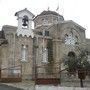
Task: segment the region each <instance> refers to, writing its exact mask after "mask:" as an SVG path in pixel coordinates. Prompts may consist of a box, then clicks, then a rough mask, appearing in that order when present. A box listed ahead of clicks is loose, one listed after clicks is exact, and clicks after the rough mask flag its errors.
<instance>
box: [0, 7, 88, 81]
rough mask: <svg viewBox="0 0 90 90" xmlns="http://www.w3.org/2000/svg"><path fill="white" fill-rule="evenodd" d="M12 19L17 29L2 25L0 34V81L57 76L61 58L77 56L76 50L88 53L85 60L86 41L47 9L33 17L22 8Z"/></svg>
mask: <svg viewBox="0 0 90 90" xmlns="http://www.w3.org/2000/svg"><path fill="white" fill-rule="evenodd" d="M15 16H16V17H17V21H18V25H17V27H16V26H9V25H4V26H3V27H2V30H1V31H0V79H2V78H9V77H21V78H22V79H33V78H35V74H36V75H37V73H39V74H42V73H44V74H45V73H50V72H53V73H58V72H59V71H60V70H62V69H63V64H62V63H63V62H62V58H63V57H64V56H65V55H68V54H69V53H72V54H75V55H78V53H79V51H80V48H83V49H87V50H88V60H89V57H90V55H89V52H90V39H87V38H86V36H85V28H84V27H82V26H80V25H79V24H77V23H75V22H74V21H72V20H67V21H66V20H64V17H63V16H62V15H60V14H59V13H57V12H55V11H50V10H47V11H43V12H41V13H40V14H39V15H37V16H35V15H34V14H33V13H31V12H30V11H29V10H27V9H26V8H25V9H23V10H21V11H18V12H16V13H15ZM32 23H34V29H32ZM36 71H37V73H36ZM44 74H43V76H44ZM45 75H46V74H45ZM40 77H42V75H41V76H40Z"/></svg>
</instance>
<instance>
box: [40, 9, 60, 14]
mask: <svg viewBox="0 0 90 90" xmlns="http://www.w3.org/2000/svg"><path fill="white" fill-rule="evenodd" d="M49 14H53V15H59V14H58V13H57V12H55V11H49V10H48V11H43V12H42V13H41V14H40V15H49Z"/></svg>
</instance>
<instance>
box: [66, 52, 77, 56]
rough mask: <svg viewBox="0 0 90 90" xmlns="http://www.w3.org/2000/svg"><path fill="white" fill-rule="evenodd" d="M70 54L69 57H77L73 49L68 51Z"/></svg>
mask: <svg viewBox="0 0 90 90" xmlns="http://www.w3.org/2000/svg"><path fill="white" fill-rule="evenodd" d="M68 56H69V57H75V56H76V55H75V53H74V52H73V51H70V52H69V53H68Z"/></svg>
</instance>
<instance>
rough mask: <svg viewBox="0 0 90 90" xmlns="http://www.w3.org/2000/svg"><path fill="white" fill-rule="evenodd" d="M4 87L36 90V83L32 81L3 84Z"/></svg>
mask: <svg viewBox="0 0 90 90" xmlns="http://www.w3.org/2000/svg"><path fill="white" fill-rule="evenodd" d="M3 85H8V86H10V87H15V88H19V89H20V90H35V82H34V81H31V80H25V81H22V82H18V83H3ZM19 89H0V90H19Z"/></svg>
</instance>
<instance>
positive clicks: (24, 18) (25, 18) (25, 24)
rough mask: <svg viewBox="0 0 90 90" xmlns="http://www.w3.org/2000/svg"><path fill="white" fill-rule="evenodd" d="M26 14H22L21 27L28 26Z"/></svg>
mask: <svg viewBox="0 0 90 90" xmlns="http://www.w3.org/2000/svg"><path fill="white" fill-rule="evenodd" d="M28 21H29V20H28V16H26V15H25V16H23V19H22V27H23V28H27V27H28Z"/></svg>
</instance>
